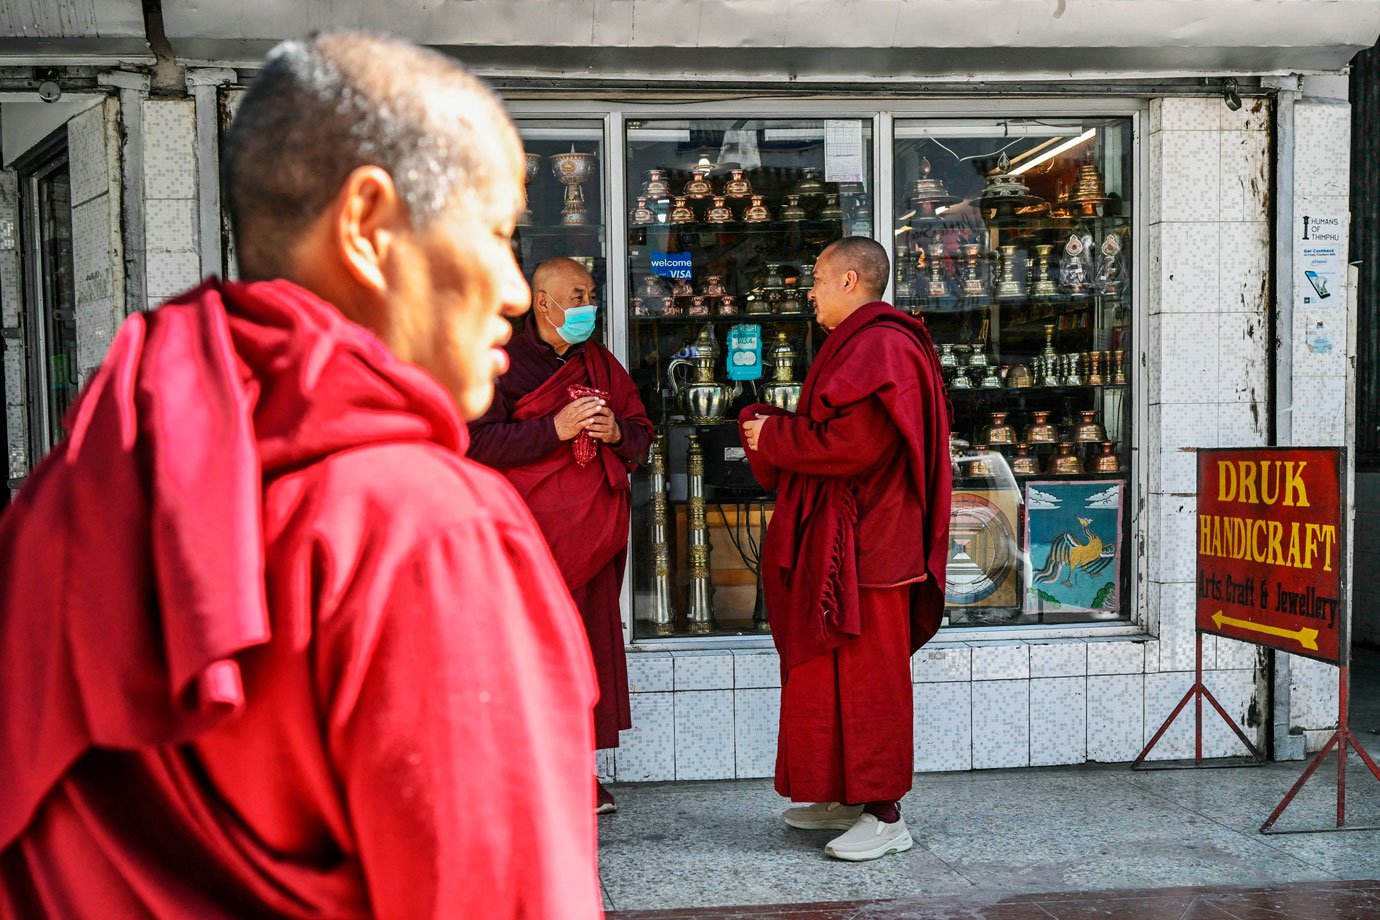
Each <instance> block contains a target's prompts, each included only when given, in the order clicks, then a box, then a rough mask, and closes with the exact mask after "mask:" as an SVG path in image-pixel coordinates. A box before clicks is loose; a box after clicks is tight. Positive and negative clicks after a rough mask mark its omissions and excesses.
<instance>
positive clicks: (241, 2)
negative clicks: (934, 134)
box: [23, 0, 1380, 81]
mask: <svg viewBox="0 0 1380 920" xmlns="http://www.w3.org/2000/svg"><path fill="white" fill-rule="evenodd" d="M23 2H26V3H43V2H45V0H23ZM85 2H88V3H90V2H97V3H103V2H114V0H85ZM163 15H164V24H165V29H166V32H167V35H168V38H169V40H170V41H171V42H172V45H173V48H174V50H175V51H176V53H177V55H178V57H179V58H183V59H188V58H196V59H208V60H217V61H223V62H227V63H231V64H239V65H252V64H254V63H256V62H257V61H258V60H259V59H260V58H261V57H262V55H263V53H264V52H265V51H266V50H267V49H268V48H269V47H271V46H272V45H273V44H274V43H275V42H276V41H278V40H280V39H282V38H286V37H295V36H301V35H304V34H306V33H308V32H310V31H312V30H316V29H322V28H328V27H355V28H368V29H375V30H381V31H385V32H391V33H395V34H400V35H403V36H405V37H408V38H411V39H413V40H415V41H419V42H423V43H425V44H428V45H432V46H435V47H439V48H442V49H445V50H447V51H450V52H452V53H455V54H456V55H458V56H459V57H461V58H462V59H464V60H467V61H469V62H470V63H471V64H472V65H474V66H475V67H476V68H477V69H479V70H481V71H483V72H485V73H489V74H505V73H515V74H516V73H522V74H533V75H538V76H540V75H547V76H551V77H561V76H564V77H567V78H568V77H579V76H585V77H608V78H634V79H636V78H641V79H648V78H655V79H667V78H672V79H674V78H700V77H706V76H712V77H714V78H716V79H719V80H723V79H733V78H735V77H742V78H747V79H755V78H759V77H763V76H772V77H777V78H781V77H785V78H788V79H796V80H802V81H815V80H839V79H847V78H850V77H857V76H866V77H873V78H877V77H880V78H885V79H891V80H907V79H921V80H936V79H940V80H964V79H1003V78H1015V79H1025V78H1031V77H1040V78H1045V79H1059V78H1070V77H1072V78H1084V79H1087V78H1095V77H1099V76H1104V75H1117V76H1130V77H1154V76H1186V75H1189V76H1191V75H1198V74H1202V75H1213V76H1225V75H1251V74H1280V73H1310V72H1329V71H1337V70H1340V69H1342V68H1343V67H1345V66H1346V64H1347V62H1348V61H1350V59H1351V58H1352V56H1353V55H1354V54H1355V53H1356V52H1357V51H1359V50H1361V49H1363V48H1368V47H1370V46H1371V45H1373V44H1375V42H1376V38H1377V36H1378V35H1380V3H1378V2H1376V0H1213V2H1204V0H439V2H438V0H389V2H386V3H383V2H377V0H164V2H163Z"/></svg>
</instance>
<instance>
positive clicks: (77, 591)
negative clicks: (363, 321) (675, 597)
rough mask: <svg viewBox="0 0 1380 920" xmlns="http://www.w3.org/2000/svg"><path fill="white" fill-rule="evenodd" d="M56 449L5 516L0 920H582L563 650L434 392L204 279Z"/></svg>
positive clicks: (553, 600) (580, 761) (509, 506)
mask: <svg viewBox="0 0 1380 920" xmlns="http://www.w3.org/2000/svg"><path fill="white" fill-rule="evenodd" d="M69 428H70V430H71V432H72V433H71V436H70V437H69V438H68V439H67V440H66V441H64V442H63V443H62V444H60V445H59V446H58V447H57V448H56V449H55V450H54V451H53V453H52V454H50V455H49V457H48V458H47V459H45V460H44V461H43V463H41V464H40V465H39V467H38V468H37V469H36V470H35V472H34V474H33V476H32V477H31V478H30V480H29V482H28V483H27V484H26V485H25V487H24V489H23V491H22V492H21V493H20V495H19V497H18V498H17V500H16V501H15V503H14V504H13V505H12V506H11V507H10V508H9V509H8V510H7V511H6V513H5V515H4V516H3V518H0V571H3V575H2V576H0V777H2V778H3V779H0V785H3V787H4V789H5V792H4V794H3V795H0V916H6V917H25V918H29V917H63V918H66V917H143V916H152V917H165V918H183V917H185V918H197V920H204V918H213V917H245V916H283V917H337V918H348V917H399V918H419V917H481V916H482V917H546V916H560V917H596V916H598V915H599V914H600V897H599V890H598V882H597V875H596V863H595V860H596V856H595V843H596V842H595V827H594V818H593V810H594V803H593V798H594V791H593V788H592V786H591V784H590V782H589V746H590V743H591V740H592V739H591V731H590V707H591V705H592V703H593V696H594V683H593V675H592V672H591V668H590V661H589V654H588V652H587V651H586V650H585V640H584V637H583V635H582V634H581V630H580V625H579V621H578V619H577V617H576V613H575V610H574V608H573V605H572V603H571V600H570V597H569V595H568V593H567V592H566V590H565V587H564V584H563V583H562V580H561V577H560V575H559V573H558V571H557V569H556V566H555V564H554V562H553V560H552V559H551V556H550V553H549V552H548V551H547V549H546V546H545V543H544V542H543V540H542V539H541V536H540V534H539V533H538V531H537V528H536V526H535V524H534V522H533V521H532V519H531V516H530V515H529V514H528V512H527V510H526V508H525V507H524V505H523V503H522V502H521V500H520V499H519V498H518V497H517V496H516V495H515V494H514V493H513V490H512V489H511V488H510V487H509V485H508V483H507V482H505V481H504V480H503V479H502V478H501V477H499V476H497V475H495V474H493V473H492V472H490V471H488V470H486V469H484V468H483V467H480V466H479V465H478V464H475V463H473V462H472V461H469V460H467V459H465V457H464V456H463V454H464V450H465V447H466V441H467V434H466V431H465V427H464V425H463V423H462V422H461V421H460V419H459V417H458V415H457V414H456V411H455V407H454V404H453V401H452V399H451V397H450V395H449V394H448V393H446V392H445V391H444V390H443V389H442V387H441V386H440V385H439V384H438V383H437V382H436V381H435V380H434V379H433V378H432V377H430V376H429V375H427V374H426V373H425V372H424V371H422V370H421V369H419V368H417V367H415V366H413V365H409V364H405V363H403V362H400V361H398V360H397V359H395V358H394V357H393V356H392V355H391V354H389V353H388V351H387V350H386V349H385V348H384V346H383V345H382V344H381V343H380V342H379V341H378V340H377V339H376V338H375V337H374V336H372V335H371V334H370V333H368V332H367V331H365V330H364V329H362V328H360V327H358V326H355V325H353V324H351V323H349V322H347V321H346V320H345V319H344V318H343V317H342V316H341V315H340V314H339V313H338V312H337V311H336V310H334V309H333V308H332V307H330V306H329V305H328V304H326V303H324V302H323V301H320V300H318V299H317V298H316V297H314V296H313V295H311V294H310V293H308V292H307V291H305V290H302V289H301V288H298V287H295V286H294V285H291V284H288V283H286V282H281V281H278V282H270V283H260V284H252V285H242V284H230V283H216V282H208V283H206V284H204V285H202V286H201V287H200V288H198V289H197V290H195V291H193V292H191V293H189V294H187V295H185V296H184V297H182V298H180V299H178V300H176V301H174V302H172V303H170V304H168V305H165V306H163V307H161V308H160V309H158V310H156V311H153V312H152V313H149V314H146V315H145V314H138V315H135V316H133V317H131V318H130V319H129V320H128V321H127V322H126V323H125V325H124V327H123V328H122V329H121V331H120V333H119V335H118V336H117V337H116V340H115V343H114V345H113V346H112V348H111V352H110V355H109V356H108V357H107V359H106V361H105V363H104V364H103V366H102V368H101V369H100V371H99V372H98V373H97V374H96V376H95V378H94V379H93V381H92V383H91V385H90V388H89V389H88V391H87V392H86V393H85V395H84V396H83V398H82V399H81V401H80V402H79V403H78V404H77V405H76V406H75V407H74V409H73V412H72V414H71V416H70V417H69Z"/></svg>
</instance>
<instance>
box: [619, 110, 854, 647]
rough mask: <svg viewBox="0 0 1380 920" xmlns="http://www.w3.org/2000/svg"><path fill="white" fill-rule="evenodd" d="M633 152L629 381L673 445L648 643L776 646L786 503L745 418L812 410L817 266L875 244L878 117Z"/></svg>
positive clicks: (639, 557) (694, 124) (636, 525)
mask: <svg viewBox="0 0 1380 920" xmlns="http://www.w3.org/2000/svg"><path fill="white" fill-rule="evenodd" d="M626 145H627V183H628V184H627V195H628V203H629V214H628V218H627V231H626V232H627V240H628V264H627V273H628V276H627V283H628V290H629V297H630V303H629V307H628V370H629V371H630V372H631V374H632V376H633V379H634V380H635V381H636V382H637V383H638V386H639V387H640V389H641V392H642V399H643V402H644V403H645V404H646V406H647V410H648V413H649V414H650V416H651V417H652V420H653V421H654V422H655V423H656V425H657V431H658V437H657V441H656V446H655V449H654V452H653V456H652V457H651V460H650V463H649V464H648V465H647V466H646V467H644V468H643V469H642V470H641V471H639V473H638V475H637V476H636V478H635V480H634V502H633V521H632V547H633V549H632V559H633V563H632V586H633V596H634V601H633V610H634V620H635V626H634V636H635V637H636V638H639V639H655V638H665V637H672V636H681V637H706V636H724V635H752V634H765V633H766V631H767V623H766V617H765V611H764V609H763V604H762V592H761V585H760V579H759V577H758V572H757V569H758V560H759V558H760V553H761V546H762V537H763V533H764V531H765V528H766V524H767V521H768V520H769V519H770V516H771V508H772V496H771V495H770V494H769V493H767V492H765V491H764V490H763V489H762V488H761V487H760V486H759V485H758V484H757V482H756V481H755V480H754V479H753V477H752V474H751V471H750V470H749V468H748V465H747V462H746V460H745V459H744V455H743V450H742V448H741V446H740V445H739V441H738V431H737V424H736V420H737V410H738V408H739V407H741V406H742V405H745V404H747V403H748V402H755V401H765V402H772V403H774V404H777V405H781V406H784V407H788V408H794V405H795V400H796V399H797V398H798V397H799V394H800V384H799V382H800V381H801V380H803V379H804V374H805V371H806V369H807V368H808V366H809V363H810V361H811V359H812V358H813V356H814V354H815V351H816V349H817V348H818V347H819V344H820V341H821V333H820V330H819V329H818V327H817V326H815V324H814V322H813V318H812V315H811V308H810V305H809V302H808V300H807V299H806V295H807V294H808V292H809V290H810V287H811V285H812V284H813V278H814V275H813V270H814V264H815V260H816V258H818V256H819V254H820V252H821V251H822V250H823V249H824V247H826V246H827V245H829V243H831V242H833V241H835V240H837V239H839V238H840V237H843V236H847V235H854V234H858V235H865V236H871V235H873V220H874V202H873V199H872V192H873V175H872V172H873V171H872V156H871V152H872V119H870V118H868V119H837V120H834V119H830V120H824V119H751V118H748V119H690V120H685V119H646V120H637V119H634V120H630V121H628V122H626Z"/></svg>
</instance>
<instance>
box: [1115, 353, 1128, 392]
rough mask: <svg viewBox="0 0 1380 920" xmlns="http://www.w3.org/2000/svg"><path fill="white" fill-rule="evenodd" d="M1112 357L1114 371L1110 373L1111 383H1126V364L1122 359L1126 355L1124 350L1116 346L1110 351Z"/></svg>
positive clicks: (1118, 384)
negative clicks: (1115, 348)
mask: <svg viewBox="0 0 1380 920" xmlns="http://www.w3.org/2000/svg"><path fill="white" fill-rule="evenodd" d="M1112 357H1113V358H1114V359H1116V373H1114V374H1112V383H1113V384H1115V385H1116V386H1124V385H1125V383H1126V365H1125V363H1124V362H1123V359H1124V358H1125V357H1126V352H1124V351H1122V350H1121V349H1119V348H1118V349H1117V350H1116V351H1114V352H1112Z"/></svg>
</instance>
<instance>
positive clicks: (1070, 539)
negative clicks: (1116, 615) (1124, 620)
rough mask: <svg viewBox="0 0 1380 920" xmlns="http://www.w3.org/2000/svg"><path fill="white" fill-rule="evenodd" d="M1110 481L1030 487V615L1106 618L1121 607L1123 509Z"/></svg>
mask: <svg viewBox="0 0 1380 920" xmlns="http://www.w3.org/2000/svg"><path fill="white" fill-rule="evenodd" d="M1124 494H1125V485H1124V484H1123V483H1120V482H1111V481H1108V480H1105V479H1104V480H1095V481H1080V482H1057V481H1045V482H1030V483H1027V484H1026V487H1025V503H1026V504H1025V508H1026V524H1025V551H1026V554H1027V555H1026V558H1027V559H1029V560H1030V579H1029V582H1028V583H1027V584H1026V586H1025V601H1024V605H1025V612H1026V613H1027V614H1040V613H1043V614H1046V615H1049V614H1071V613H1101V614H1107V613H1112V612H1115V611H1117V610H1118V609H1119V608H1120V606H1121V597H1120V593H1121V592H1120V585H1121V555H1122V554H1121V537H1122V534H1121V503H1122V499H1123V496H1124Z"/></svg>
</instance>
